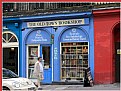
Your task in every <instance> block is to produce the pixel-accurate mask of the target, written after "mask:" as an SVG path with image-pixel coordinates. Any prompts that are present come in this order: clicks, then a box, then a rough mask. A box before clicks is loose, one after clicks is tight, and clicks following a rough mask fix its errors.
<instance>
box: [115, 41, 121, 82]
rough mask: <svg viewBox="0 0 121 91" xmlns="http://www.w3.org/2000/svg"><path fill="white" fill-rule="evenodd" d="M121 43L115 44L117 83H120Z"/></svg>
mask: <svg viewBox="0 0 121 91" xmlns="http://www.w3.org/2000/svg"><path fill="white" fill-rule="evenodd" d="M120 53H121V52H120V42H115V81H116V82H120Z"/></svg>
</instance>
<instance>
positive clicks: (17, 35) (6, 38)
mask: <svg viewBox="0 0 121 91" xmlns="http://www.w3.org/2000/svg"><path fill="white" fill-rule="evenodd" d="M20 26H21V22H20V20H19V18H7V17H6V18H3V30H2V49H3V56H2V57H3V59H2V67H3V68H7V69H10V70H12V71H13V72H15V73H16V74H18V75H20V74H21V72H20V60H21V58H22V55H21V54H22V51H21V35H22V32H21V27H20Z"/></svg>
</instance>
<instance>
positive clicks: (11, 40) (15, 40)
mask: <svg viewBox="0 0 121 91" xmlns="http://www.w3.org/2000/svg"><path fill="white" fill-rule="evenodd" d="M9 42H17V39H16V37H15V36H12V38H11V39H10V41H9Z"/></svg>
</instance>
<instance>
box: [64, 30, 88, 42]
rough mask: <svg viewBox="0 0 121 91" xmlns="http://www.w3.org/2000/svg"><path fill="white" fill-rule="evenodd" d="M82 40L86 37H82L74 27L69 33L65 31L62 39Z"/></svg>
mask: <svg viewBox="0 0 121 91" xmlns="http://www.w3.org/2000/svg"><path fill="white" fill-rule="evenodd" d="M80 40H81V41H83V40H86V37H83V36H82V35H81V34H80V33H79V32H78V31H77V30H76V29H72V30H71V31H70V32H69V33H66V35H65V37H64V38H63V41H80Z"/></svg>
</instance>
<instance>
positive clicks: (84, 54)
mask: <svg viewBox="0 0 121 91" xmlns="http://www.w3.org/2000/svg"><path fill="white" fill-rule="evenodd" d="M88 53H89V52H88V42H79V43H78V42H77V43H76V42H75V43H61V74H62V75H61V79H64V78H68V77H69V78H75V79H78V78H80V77H81V78H83V77H84V68H87V67H88ZM63 69H64V70H63Z"/></svg>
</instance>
